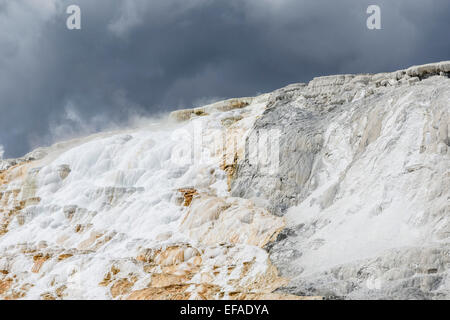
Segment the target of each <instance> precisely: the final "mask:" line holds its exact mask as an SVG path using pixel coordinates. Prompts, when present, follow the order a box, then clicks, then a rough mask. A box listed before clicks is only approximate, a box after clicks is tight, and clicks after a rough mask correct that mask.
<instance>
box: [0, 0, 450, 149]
mask: <svg viewBox="0 0 450 320" xmlns="http://www.w3.org/2000/svg"><path fill="white" fill-rule="evenodd" d="M70 4H77V5H79V6H80V8H81V12H82V16H81V24H82V25H81V27H82V29H81V30H68V29H67V28H66V19H67V17H68V15H67V14H66V13H65V11H66V8H67V6H68V5H70ZM370 4H377V5H379V6H380V8H381V25H382V30H368V29H367V27H366V19H367V17H368V14H366V9H367V7H368V6H369V5H370ZM449 30H450V1H448V0H426V1H424V0H384V1H381V0H371V1H366V0H340V1H336V0H246V1H245V0H220V1H213V0H95V1H93V0H78V1H75V0H69V1H65V0H0V155H1V153H2V151H1V150H2V146H3V147H4V150H5V154H4V157H17V156H21V155H23V154H25V153H26V152H28V151H30V150H31V149H32V148H35V147H37V146H40V145H47V144H50V143H52V142H54V141H56V140H58V139H63V138H68V137H71V136H74V135H79V134H87V133H90V132H95V131H98V130H102V129H107V128H110V127H112V126H114V125H124V124H126V123H127V122H128V119H129V118H130V117H133V116H135V115H152V114H156V113H160V112H163V111H170V110H173V109H177V108H185V107H191V106H193V105H200V104H202V103H206V102H210V101H213V100H217V99H220V98H228V97H237V96H252V95H255V94H257V93H261V92H267V91H272V90H274V89H277V88H279V87H282V86H285V85H287V84H289V83H294V82H306V81H308V80H310V79H311V78H312V77H315V76H319V75H328V74H337V73H363V72H382V71H393V70H397V69H400V68H404V67H407V66H410V65H413V64H423V63H428V62H433V61H441V60H449V59H450V41H449Z"/></svg>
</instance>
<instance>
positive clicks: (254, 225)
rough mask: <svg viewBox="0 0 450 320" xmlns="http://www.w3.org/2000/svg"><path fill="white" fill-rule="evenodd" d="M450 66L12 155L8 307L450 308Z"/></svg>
mask: <svg viewBox="0 0 450 320" xmlns="http://www.w3.org/2000/svg"><path fill="white" fill-rule="evenodd" d="M449 74H450V62H448V61H447V62H439V63H433V64H427V65H423V66H413V67H410V68H408V69H406V70H399V71H395V72H389V73H381V74H374V75H372V74H359V75H336V76H326V77H319V78H315V79H313V80H311V81H310V82H309V83H299V84H292V85H289V86H287V87H284V88H281V89H279V90H276V91H274V92H271V93H266V94H262V95H260V96H257V97H253V98H236V99H229V100H226V101H221V102H217V103H214V104H211V105H208V106H204V107H199V108H194V109H187V110H179V111H175V112H173V113H172V114H171V115H170V116H169V118H170V119H171V121H168V122H164V123H160V124H155V121H154V120H151V121H149V123H148V125H146V126H142V127H139V128H135V129H126V130H121V131H115V132H108V133H100V134H96V135H93V136H90V137H85V138H80V139H75V140H72V141H67V142H61V143H58V144H55V145H54V146H51V147H48V148H40V149H37V150H35V151H33V152H31V153H30V154H28V155H26V156H24V157H22V158H20V159H9V160H2V161H0V298H1V299H99V298H100V299H322V298H323V297H337V298H344V299H449V298H450V267H449V266H450V205H449V199H450V193H449V192H450V191H449V190H450V172H449V169H450V157H449V152H450V151H449V149H450V138H449V125H450V115H449V113H450V79H449Z"/></svg>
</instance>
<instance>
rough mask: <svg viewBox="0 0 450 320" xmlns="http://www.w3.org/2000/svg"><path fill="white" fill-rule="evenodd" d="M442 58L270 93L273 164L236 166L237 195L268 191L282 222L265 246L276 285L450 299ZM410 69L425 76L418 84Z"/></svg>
mask: <svg viewBox="0 0 450 320" xmlns="http://www.w3.org/2000/svg"><path fill="white" fill-rule="evenodd" d="M448 67H449V63H439V64H430V65H425V66H419V67H412V68H409V69H408V70H406V71H400V72H395V73H391V74H381V75H374V76H371V75H355V76H354V75H345V76H331V77H321V78H316V79H314V80H312V81H311V82H310V83H309V84H308V85H306V86H305V85H294V86H289V87H287V88H284V89H280V90H278V91H276V92H274V93H273V94H272V96H271V98H270V102H269V104H268V107H267V109H266V110H265V111H264V113H263V115H262V116H261V117H260V118H259V119H257V121H256V122H255V124H254V130H266V129H268V128H273V127H278V128H280V130H281V131H282V135H281V139H280V166H279V171H278V172H277V174H276V175H271V176H265V175H260V174H258V168H255V166H252V165H251V164H250V163H249V162H248V161H243V162H242V163H240V164H239V165H238V169H237V172H236V176H237V178H236V179H235V180H234V182H233V186H232V194H233V195H234V196H239V197H245V198H253V197H259V198H264V199H269V205H268V206H267V207H268V209H269V211H271V212H273V213H275V214H277V215H280V216H284V217H285V218H286V223H287V228H286V229H285V230H283V232H282V233H281V234H279V236H278V239H277V241H276V242H275V243H271V244H269V245H268V246H267V249H268V250H269V252H270V258H271V260H272V262H273V263H274V264H275V266H277V267H278V269H279V270H280V272H281V274H282V275H283V276H285V277H288V278H289V279H291V280H290V284H289V286H287V287H285V288H284V289H283V290H282V291H283V292H289V293H294V294H300V295H311V294H314V295H325V296H339V297H345V298H407V299H409V298H450V275H449V272H450V268H449V262H450V251H449V250H450V204H449V199H450V192H449V190H450V172H449V169H450V158H449V146H450V139H449V125H450V118H449V116H450V79H448V73H445V72H447V71H448ZM410 76H417V77H419V78H420V79H421V80H414V81H412V80H413V79H414V78H410Z"/></svg>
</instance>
